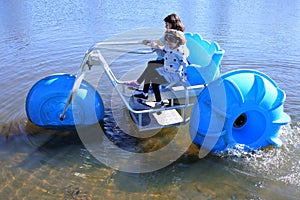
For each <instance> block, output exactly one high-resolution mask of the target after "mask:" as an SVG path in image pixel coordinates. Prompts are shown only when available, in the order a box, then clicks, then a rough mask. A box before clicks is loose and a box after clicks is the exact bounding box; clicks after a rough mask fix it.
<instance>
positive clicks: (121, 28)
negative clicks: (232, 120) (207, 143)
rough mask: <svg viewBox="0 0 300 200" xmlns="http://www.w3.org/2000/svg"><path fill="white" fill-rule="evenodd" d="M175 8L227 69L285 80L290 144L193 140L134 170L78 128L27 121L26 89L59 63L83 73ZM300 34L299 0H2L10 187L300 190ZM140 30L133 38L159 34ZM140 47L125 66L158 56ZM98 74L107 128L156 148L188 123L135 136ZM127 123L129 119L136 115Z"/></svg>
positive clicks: (182, 193)
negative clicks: (124, 168) (88, 60)
mask: <svg viewBox="0 0 300 200" xmlns="http://www.w3.org/2000/svg"><path fill="white" fill-rule="evenodd" d="M173 12H176V13H178V14H179V15H180V16H181V18H182V21H183V22H184V24H185V26H186V31H188V32H193V33H196V32H197V33H200V34H201V35H202V36H203V37H204V38H205V39H207V40H210V41H216V42H218V43H219V44H220V46H221V47H222V48H223V49H224V50H225V51H226V53H225V56H224V58H223V61H222V69H223V72H227V71H231V70H234V69H239V68H250V69H256V70H259V71H262V72H264V73H266V74H267V75H269V76H270V77H271V78H272V79H273V80H274V81H275V82H276V83H277V84H278V86H279V87H280V88H281V89H283V90H284V91H285V93H286V96H287V97H286V101H285V111H286V112H287V113H288V114H289V115H290V116H291V119H292V121H291V123H290V124H289V125H287V126H284V127H283V128H282V130H281V132H280V138H281V139H282V141H283V146H282V147H280V148H268V149H265V150H261V151H259V152H252V153H245V152H238V151H235V152H230V153H229V154H227V155H221V156H215V155H208V156H207V157H205V158H203V159H198V158H197V156H196V155H197V149H196V148H195V147H194V146H191V147H190V148H189V149H188V152H186V153H185V154H184V155H183V156H182V157H180V158H179V159H178V160H176V161H175V162H173V163H172V164H170V165H169V166H167V167H165V168H163V169H160V170H157V171H154V172H149V173H140V174H135V173H126V172H121V171H117V170H114V169H112V168H110V167H108V166H106V165H104V164H102V163H101V162H99V161H98V160H97V159H96V158H94V157H93V156H92V155H91V154H90V152H89V151H88V150H87V149H86V148H85V146H84V145H83V144H82V142H81V140H80V138H79V137H78V135H77V133H76V132H73V131H68V130H66V131H55V130H47V129H43V128H39V127H36V126H34V125H33V124H31V123H30V122H29V121H28V119H27V117H26V113H25V99H26V95H27V93H28V91H29V90H30V88H31V87H32V86H33V84H34V83H36V82H37V81H38V80H40V79H41V78H43V77H45V76H48V75H50V74H54V73H69V74H75V73H76V72H77V71H78V67H79V66H80V63H81V61H82V58H83V56H84V53H85V52H86V50H87V49H88V48H89V47H90V46H92V45H93V44H94V43H96V42H99V41H103V40H106V39H108V38H111V37H114V35H116V34H121V33H123V32H126V31H131V32H132V30H135V29H141V28H146V27H152V28H164V23H163V18H164V17H165V16H166V15H168V14H170V13H173ZM133 32H134V31H133ZM299 35H300V1H298V0H287V1H280V0H272V1H271V0H265V1H260V0H252V1H246V0H239V1H234V0H226V1H225V0H220V1H205V0H201V1H196V0H195V1H194V0H187V1H166V2H164V3H162V2H161V1H156V0H153V1H149V2H144V1H140V2H138V1H137V2H136V1H135V2H134V3H133V1H101V0H90V1H79V0H73V1H70V0H62V1H48V0H36V1H33V0H23V1H21V0H2V1H1V2H0V68H1V71H0V75H1V79H0V94H1V95H0V102H1V108H0V117H1V118H0V119H1V121H0V131H1V132H0V134H1V135H0V166H1V168H0V195H1V199H2V198H3V199H299V198H300V192H299V187H300V177H299V174H300V115H299V111H300V98H299V97H300V83H299V81H298V79H299V76H300V66H299V65H300V58H299V49H300V36H299ZM136 37H137V38H131V40H132V39H141V38H151V37H153V35H152V33H151V32H148V33H146V34H145V35H138V36H136ZM136 56H137V57H138V58H137V57H135V56H133V55H130V56H128V57H126V56H124V57H122V58H120V60H117V61H115V68H114V70H115V71H116V74H117V76H118V77H121V76H122V75H123V74H125V73H126V72H128V71H131V73H132V70H131V69H132V68H135V67H138V66H143V65H144V63H146V62H147V60H149V59H151V58H155V56H154V55H136ZM153 56H154V57H153ZM138 73H139V72H136V73H133V74H132V76H133V77H132V78H135V77H136V76H138ZM95 76H98V75H97V74H96V75H95ZM99 76H100V75H99ZM101 83H102V85H100V86H99V90H100V91H102V92H103V96H102V98H103V99H104V102H105V105H106V110H105V111H106V112H105V123H104V124H103V128H104V130H105V131H106V133H107V135H108V136H110V138H111V139H112V140H113V141H114V142H115V144H117V145H118V146H120V147H122V148H123V149H127V150H130V151H138V152H143V151H152V150H155V149H157V148H159V147H161V146H164V145H165V144H167V143H168V141H169V140H170V139H172V138H173V137H174V135H176V134H177V133H181V134H184V133H186V132H187V131H188V127H187V126H186V127H182V128H180V129H178V128H176V127H174V128H168V129H164V130H162V131H160V132H159V134H157V135H156V136H155V137H152V138H150V139H141V140H138V139H137V138H134V137H129V136H128V135H126V134H125V133H124V132H123V131H122V129H121V128H120V125H118V124H117V123H116V119H115V118H114V117H120V118H123V117H124V115H121V114H120V116H118V113H127V112H126V109H125V108H124V106H121V105H120V103H119V102H120V99H118V98H117V96H115V95H111V93H110V92H107V91H108V90H106V89H107V88H111V84H110V82H109V81H108V79H105V78H103V80H102V81H101ZM106 97H107V98H106ZM114 110H117V112H116V113H117V114H115V115H113V114H112V113H113V112H114ZM127 114H128V113H127ZM127 117H128V116H127ZM126 119H127V118H126V117H125V119H123V120H126ZM126 125H127V126H128V127H131V124H130V122H128V124H126ZM103 141H104V143H105V140H103ZM110 151H114V149H109V148H107V149H106V151H104V152H103V156H104V157H105V156H106V157H107V158H110V154H109V153H107V152H110ZM118 156H119V157H120V158H127V157H125V155H123V154H120V155H118ZM164 156H168V155H164Z"/></svg>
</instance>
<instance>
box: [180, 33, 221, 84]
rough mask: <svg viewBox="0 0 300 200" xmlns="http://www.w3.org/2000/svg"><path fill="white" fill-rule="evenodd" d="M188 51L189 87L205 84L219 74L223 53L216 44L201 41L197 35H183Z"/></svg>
mask: <svg viewBox="0 0 300 200" xmlns="http://www.w3.org/2000/svg"><path fill="white" fill-rule="evenodd" d="M185 37H186V39H187V42H186V45H187V48H188V49H189V56H188V58H187V60H188V61H189V63H190V65H189V66H188V67H187V78H188V81H189V83H190V85H199V84H207V83H209V82H211V81H213V80H215V79H216V78H218V77H220V74H221V68H220V65H221V60H222V58H223V55H224V53H225V51H224V50H222V49H221V48H220V46H219V45H218V44H217V43H216V42H212V43H211V42H209V41H207V40H204V39H202V37H201V35H199V34H192V33H185Z"/></svg>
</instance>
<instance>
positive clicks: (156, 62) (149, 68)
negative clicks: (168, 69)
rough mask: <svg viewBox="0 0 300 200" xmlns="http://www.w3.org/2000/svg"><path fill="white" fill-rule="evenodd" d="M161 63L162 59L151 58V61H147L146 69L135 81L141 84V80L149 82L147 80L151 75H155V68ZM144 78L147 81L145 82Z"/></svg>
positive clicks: (162, 62) (161, 64)
mask: <svg viewBox="0 0 300 200" xmlns="http://www.w3.org/2000/svg"><path fill="white" fill-rule="evenodd" d="M163 64H164V60H151V61H149V62H148V65H147V67H146V69H145V70H144V71H143V73H142V74H141V75H140V77H139V78H138V79H137V82H138V83H139V84H141V83H142V82H143V81H145V83H150V82H149V80H150V79H151V78H152V77H156V76H157V72H156V68H158V67H161V66H163ZM146 80H147V82H146Z"/></svg>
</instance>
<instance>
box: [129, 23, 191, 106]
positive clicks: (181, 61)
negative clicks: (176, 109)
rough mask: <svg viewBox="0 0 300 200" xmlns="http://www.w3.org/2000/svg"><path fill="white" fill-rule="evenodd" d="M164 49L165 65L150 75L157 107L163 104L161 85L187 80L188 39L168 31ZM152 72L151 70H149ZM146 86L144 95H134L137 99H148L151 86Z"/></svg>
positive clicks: (178, 32)
mask: <svg viewBox="0 0 300 200" xmlns="http://www.w3.org/2000/svg"><path fill="white" fill-rule="evenodd" d="M164 43H165V46H164V48H163V52H164V62H163V63H164V65H163V66H160V67H157V68H155V70H153V68H152V71H151V73H148V74H149V75H151V76H149V77H148V79H149V82H151V84H152V88H153V92H154V95H155V99H156V105H157V106H156V107H159V106H162V105H163V102H162V100H161V96H160V91H159V87H158V86H159V85H160V84H165V83H171V84H172V83H176V82H179V81H185V80H186V66H187V65H188V62H187V59H186V58H187V56H188V49H187V47H186V45H185V43H186V39H185V37H184V34H183V32H181V31H177V30H174V29H168V30H166V32H165V34H164ZM149 70H150V69H149ZM146 87H147V88H146V89H145V85H144V89H143V92H142V93H139V94H135V95H133V96H134V97H137V98H143V99H147V98H148V90H149V84H147V85H146Z"/></svg>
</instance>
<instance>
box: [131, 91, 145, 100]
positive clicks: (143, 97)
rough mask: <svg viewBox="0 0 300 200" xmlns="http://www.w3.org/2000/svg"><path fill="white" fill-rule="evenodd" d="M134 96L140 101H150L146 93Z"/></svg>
mask: <svg viewBox="0 0 300 200" xmlns="http://www.w3.org/2000/svg"><path fill="white" fill-rule="evenodd" d="M133 96H134V97H136V98H139V99H148V95H147V94H146V95H145V94H144V92H141V93H138V94H134V95H133Z"/></svg>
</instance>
